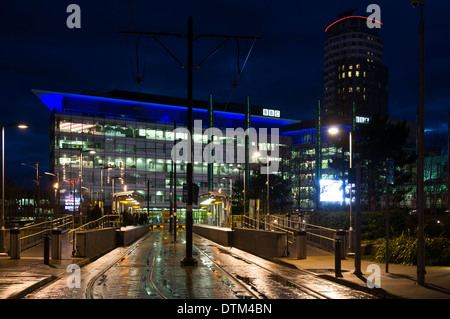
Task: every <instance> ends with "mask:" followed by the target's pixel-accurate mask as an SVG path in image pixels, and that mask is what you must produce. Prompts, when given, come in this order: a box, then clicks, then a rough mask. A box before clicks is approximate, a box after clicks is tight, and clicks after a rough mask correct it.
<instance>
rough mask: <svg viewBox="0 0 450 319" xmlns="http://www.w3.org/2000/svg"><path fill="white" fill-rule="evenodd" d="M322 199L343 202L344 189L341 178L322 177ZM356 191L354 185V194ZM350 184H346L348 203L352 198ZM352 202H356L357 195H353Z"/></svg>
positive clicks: (346, 200)
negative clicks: (350, 197)
mask: <svg viewBox="0 0 450 319" xmlns="http://www.w3.org/2000/svg"><path fill="white" fill-rule="evenodd" d="M319 184H320V201H321V202H335V203H341V204H342V201H343V195H344V194H343V192H342V191H343V190H342V181H341V180H332V179H321V180H320V183H319ZM354 193H355V189H354V187H353V189H352V194H354ZM349 195H350V185H349V184H346V185H345V202H346V203H347V204H348V203H349V201H350V199H349ZM352 202H355V196H354V195H353V197H352Z"/></svg>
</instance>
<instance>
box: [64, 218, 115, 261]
mask: <svg viewBox="0 0 450 319" xmlns="http://www.w3.org/2000/svg"><path fill="white" fill-rule="evenodd" d="M111 217H118V220H111V219H110V218H111ZM121 217H122V216H121V215H119V214H114V215H104V216H102V217H100V218H99V219H96V220H93V221H90V222H88V223H86V224H84V225H81V226H79V227H77V228H74V229H72V230H69V231H68V232H67V239H68V241H69V243H72V247H73V249H72V256H75V254H76V246H77V237H76V233H77V231H81V230H87V229H91V230H92V229H99V228H101V227H103V226H104V224H105V223H113V224H114V223H119V226H120V224H121V222H122V220H121ZM94 224H96V226H95V227H93V228H91V227H90V226H91V225H94ZM70 234H73V235H72V240H71V239H70Z"/></svg>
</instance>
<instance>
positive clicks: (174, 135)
mask: <svg viewBox="0 0 450 319" xmlns="http://www.w3.org/2000/svg"><path fill="white" fill-rule="evenodd" d="M173 126H174V127H173V129H174V132H175V129H176V128H177V122H175V123H174V124H173ZM176 138H177V137H176V133H175V134H173V144H174V145H175V141H176ZM173 229H174V232H173V242H174V243H176V242H177V162H176V161H174V164H173Z"/></svg>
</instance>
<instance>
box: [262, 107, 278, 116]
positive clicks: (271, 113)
mask: <svg viewBox="0 0 450 319" xmlns="http://www.w3.org/2000/svg"><path fill="white" fill-rule="evenodd" d="M263 115H264V116H270V117H280V116H281V112H280V110H272V109H263Z"/></svg>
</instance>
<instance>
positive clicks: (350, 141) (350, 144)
mask: <svg viewBox="0 0 450 319" xmlns="http://www.w3.org/2000/svg"><path fill="white" fill-rule="evenodd" d="M328 133H330V134H331V135H336V134H338V133H339V129H338V128H337V127H331V128H329V129H328ZM348 144H349V153H350V154H349V157H350V159H349V168H350V171H351V170H352V168H353V138H352V129H351V128H350V130H349V133H348ZM348 184H349V186H350V226H349V231H352V230H353V227H352V200H353V198H352V195H353V194H352V192H353V189H352V183H351V182H350V180H349V183H348Z"/></svg>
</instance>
